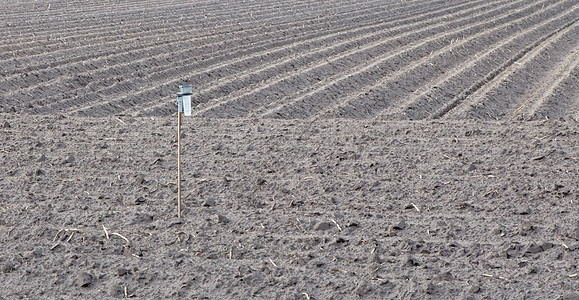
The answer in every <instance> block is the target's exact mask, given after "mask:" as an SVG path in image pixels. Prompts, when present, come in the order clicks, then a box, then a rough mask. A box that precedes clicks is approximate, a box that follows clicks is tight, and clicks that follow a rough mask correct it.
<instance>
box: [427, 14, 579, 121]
mask: <svg viewBox="0 0 579 300" xmlns="http://www.w3.org/2000/svg"><path fill="white" fill-rule="evenodd" d="M575 10H576V9H574V10H573V11H575ZM577 20H579V19H576V20H574V21H572V22H570V23H568V24H566V25H565V26H563V27H562V28H560V29H559V30H557V31H554V32H552V33H550V34H548V35H546V36H543V37H541V38H540V39H538V40H536V41H535V42H533V43H532V44H531V45H529V46H527V47H526V48H525V49H523V50H522V51H520V52H519V53H517V54H516V55H515V56H513V57H512V58H510V59H509V60H508V61H507V62H505V63H504V64H503V65H501V66H500V67H499V68H497V69H495V70H493V71H492V72H490V73H489V74H487V75H486V76H484V78H483V79H481V80H480V81H478V82H475V83H474V84H472V85H471V86H470V87H469V88H468V89H466V90H464V91H463V92H462V93H460V94H459V95H458V96H457V97H455V98H454V99H452V100H451V101H450V102H449V103H447V104H446V105H444V106H443V107H442V108H440V109H439V110H437V111H436V112H434V113H433V114H432V115H431V116H430V119H440V118H442V117H444V116H445V115H446V114H447V113H448V112H449V111H451V110H452V109H454V108H455V107H457V106H458V105H460V104H462V103H463V102H464V100H465V99H467V98H468V97H470V96H471V95H474V94H475V93H478V92H484V91H485V90H486V89H487V88H493V85H489V86H488V87H486V86H487V85H488V84H489V83H491V82H493V81H495V80H496V79H500V78H501V77H499V75H500V74H502V73H504V72H505V71H507V70H508V69H509V68H510V67H511V66H513V64H515V63H516V62H517V61H519V60H520V59H521V58H523V57H524V56H526V55H527V54H529V53H530V54H533V53H532V52H531V51H533V50H534V49H535V48H537V47H538V46H539V45H541V44H542V43H543V42H545V41H547V40H548V39H549V38H551V37H553V36H555V35H556V34H558V33H560V32H562V31H563V30H565V29H567V28H569V27H571V26H572V25H573V24H575V23H576V22H577ZM471 106H472V104H471Z"/></svg>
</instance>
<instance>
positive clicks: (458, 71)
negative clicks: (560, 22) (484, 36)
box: [376, 4, 574, 119]
mask: <svg viewBox="0 0 579 300" xmlns="http://www.w3.org/2000/svg"><path fill="white" fill-rule="evenodd" d="M557 6H560V4H559V5H557ZM552 9H554V6H553V5H552V6H551V7H550V10H552ZM559 10H561V11H563V13H560V14H559V15H557V16H551V15H546V16H544V17H543V18H544V20H542V21H539V22H538V23H536V24H535V25H532V26H531V27H529V28H527V29H525V30H524V31H520V32H517V33H516V34H515V35H512V36H510V37H509V38H506V39H504V40H502V41H500V42H498V43H497V44H495V45H493V46H491V47H486V48H483V50H482V53H481V52H476V53H473V54H471V55H470V57H473V56H474V59H468V57H464V58H463V59H461V60H462V62H461V63H459V64H457V65H453V66H452V67H453V69H452V70H446V71H445V72H444V76H441V77H438V78H433V79H432V80H430V82H427V83H425V84H424V85H423V86H422V87H421V88H420V90H422V91H420V90H418V91H415V92H414V94H413V95H412V96H410V97H408V98H407V99H405V100H404V101H402V102H401V103H400V104H397V105H396V106H394V107H392V108H389V109H385V107H384V108H383V110H382V111H381V112H380V113H379V114H377V115H376V118H381V119H392V118H400V117H401V116H403V115H404V114H405V111H407V110H409V109H412V110H411V112H412V114H413V115H414V116H418V115H419V113H417V112H415V111H413V108H412V107H415V106H418V104H419V102H420V101H423V102H429V103H430V101H431V100H430V97H427V95H429V94H431V93H433V91H434V92H439V93H452V90H450V89H447V88H446V85H451V86H452V85H454V83H453V81H452V79H455V80H456V81H464V80H465V79H467V80H468V78H470V77H472V76H473V75H468V74H467V73H472V70H473V68H474V67H475V66H479V65H484V66H487V65H492V64H493V63H494V62H495V60H497V59H500V57H501V54H499V51H501V52H502V53H504V50H503V48H507V46H508V45H509V44H512V43H514V42H515V41H517V40H520V39H522V38H524V37H527V36H530V35H532V34H534V32H535V31H536V30H538V29H540V28H542V27H545V26H548V25H549V24H550V23H551V22H552V20H554V19H556V18H561V17H564V16H569V15H570V13H572V12H573V11H574V10H573V9H570V8H568V7H561V6H560V8H559ZM543 13H544V11H536V12H534V13H533V14H531V15H529V16H527V17H525V19H523V20H522V21H519V22H520V23H521V24H523V23H527V22H530V21H532V18H534V17H535V16H537V17H540V16H541V14H543ZM515 22H516V21H515V20H513V22H509V23H507V24H504V25H503V26H501V28H508V27H509V26H511V25H512V24H513V23H515ZM521 24H519V25H518V27H519V28H520V26H521ZM461 44H462V43H461ZM453 48H456V47H453ZM507 50H508V48H507ZM467 51H468V50H467ZM454 52H456V53H458V54H460V53H461V50H459V49H455V51H453V52H452V53H454ZM495 56H498V57H495ZM457 61H460V60H457ZM475 74H476V73H475ZM459 87H460V86H459ZM419 118H422V117H419Z"/></svg>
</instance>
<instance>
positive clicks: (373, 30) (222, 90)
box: [145, 8, 447, 114]
mask: <svg viewBox="0 0 579 300" xmlns="http://www.w3.org/2000/svg"><path fill="white" fill-rule="evenodd" d="M446 9H447V8H445V9H443V10H442V12H440V11H437V12H436V14H434V13H432V14H431V13H429V14H421V15H420V17H419V19H423V20H426V19H430V18H432V16H434V15H438V14H441V13H443V12H444V11H446ZM429 16H430V17H429ZM411 19H412V18H408V19H402V20H397V21H396V23H397V22H403V21H405V20H411ZM433 22H435V21H429V22H427V23H433ZM423 24H426V23H422V22H418V23H411V24H405V23H404V25H402V26H398V27H393V26H392V25H394V24H392V25H390V22H388V23H383V24H378V25H370V26H369V27H367V28H365V29H364V30H360V28H359V26H355V29H354V31H348V32H344V31H342V32H340V33H339V34H345V33H352V35H355V38H350V39H347V40H344V39H340V40H337V43H334V44H326V45H324V46H323V47H322V48H318V49H317V50H314V51H311V50H310V52H308V53H307V54H302V53H297V54H296V55H294V56H291V57H285V58H282V59H281V60H280V61H276V62H275V63H269V64H264V65H260V66H258V67H257V68H254V69H249V70H245V71H244V72H243V74H242V75H241V77H239V76H238V75H236V76H230V79H229V80H225V81H221V82H213V83H211V84H210V86H211V87H210V89H209V90H205V91H204V92H205V93H200V94H198V95H194V97H193V100H192V101H193V103H196V104H199V103H202V102H206V101H203V100H201V99H217V98H220V97H224V96H227V95H228V94H230V97H235V96H240V95H239V94H242V95H243V94H248V93H252V92H254V89H255V87H254V86H253V84H256V83H262V84H268V83H270V82H271V81H272V80H273V81H275V78H279V76H280V75H281V71H280V70H273V71H274V72H276V74H275V75H276V76H273V75H272V76H267V75H264V76H258V78H257V79H255V78H254V79H253V80H252V82H246V83H242V84H240V83H238V82H239V81H240V79H246V78H249V79H251V77H256V74H260V73H262V72H264V71H265V70H269V69H271V68H274V67H277V66H282V65H284V64H285V65H290V66H291V69H293V70H290V71H289V72H287V71H286V73H290V74H292V75H296V74H298V73H299V72H302V71H301V70H299V68H298V67H306V68H307V67H308V66H309V65H310V64H311V62H312V59H313V58H311V57H313V56H314V55H316V56H319V54H320V53H323V52H329V53H331V52H333V51H335V52H339V53H342V55H344V53H345V52H346V51H347V53H352V52H351V50H349V48H351V47H352V45H350V44H353V46H354V47H358V51H359V50H360V49H361V48H360V47H361V46H360V45H361V44H360V43H358V44H355V42H358V41H367V42H368V41H372V40H376V39H378V38H380V36H384V35H388V36H391V35H392V34H394V33H395V32H396V31H399V30H398V28H402V27H408V30H407V31H410V30H411V29H410V28H411V27H420V26H423ZM395 29H396V30H395ZM400 30H401V29H400ZM367 31H370V32H369V33H364V32H367ZM345 45H346V46H347V47H346V46H345ZM338 48H340V49H341V50H335V49H338ZM365 48H367V46H365ZM328 57H329V55H328ZM306 58H307V60H305V59H306ZM322 59H326V58H324V57H323V56H322ZM322 59H317V60H322ZM304 60H305V61H304ZM264 77H265V78H266V79H265V80H264V79H262V78H264ZM284 78H287V76H286V77H284ZM227 85H235V86H243V87H244V88H241V89H238V90H237V91H236V92H233V93H231V92H229V91H228V89H234V88H235V86H234V87H228V86H227ZM213 90H216V91H217V94H215V93H212V91H213ZM234 93H236V94H234ZM152 109H155V110H158V111H160V112H163V111H165V113H160V112H158V113H148V112H147V110H152ZM145 110H146V112H145V114H166V112H167V111H168V110H174V104H173V103H160V104H157V105H154V106H152V107H149V108H145Z"/></svg>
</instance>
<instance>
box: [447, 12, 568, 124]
mask: <svg viewBox="0 0 579 300" xmlns="http://www.w3.org/2000/svg"><path fill="white" fill-rule="evenodd" d="M576 36H579V23H577V21H575V22H574V23H573V24H572V25H571V26H569V27H567V28H565V29H563V30H560V31H557V33H556V34H555V35H553V36H551V37H550V38H548V39H547V40H545V41H544V42H543V43H542V44H541V45H540V46H538V47H536V48H535V49H533V50H531V51H530V52H528V53H527V54H525V55H524V56H523V57H522V58H521V59H519V60H518V61H516V62H515V63H514V64H513V65H512V66H510V67H509V68H508V69H507V70H505V71H504V72H503V73H502V74H501V75H500V76H497V77H496V78H495V79H494V80H493V81H492V82H491V83H489V84H488V85H486V86H484V87H483V88H481V89H479V90H478V91H477V92H476V93H474V94H472V95H471V96H470V97H469V98H468V99H466V100H465V101H464V102H463V103H462V105H461V106H458V107H456V108H455V109H453V110H451V111H449V112H448V113H447V114H446V115H445V116H444V118H447V119H450V118H461V119H462V118H485V117H487V115H491V113H490V112H489V111H488V110H489V109H490V110H493V111H495V113H494V114H492V118H498V119H503V118H505V117H507V116H509V115H510V117H509V118H510V119H515V118H517V119H528V118H533V117H534V115H535V112H536V111H537V109H538V108H539V107H540V106H541V105H543V103H544V101H547V98H549V96H550V95H551V94H552V93H553V90H554V89H555V88H556V87H557V86H558V85H559V84H560V83H561V82H562V81H563V80H564V79H566V78H567V77H568V76H569V75H570V73H571V71H572V70H573V69H574V68H576V67H577V64H578V61H579V55H578V54H577V52H578V51H577V46H579V45H577V44H575V45H573V44H571V45H565V44H567V41H569V40H571V41H572V40H573V38H574V37H576ZM566 46H567V47H566ZM568 46H571V49H569V48H568ZM573 49H575V51H573ZM560 55H564V59H563V60H562V61H561V62H559V63H558V64H557V63H556V61H557V57H558V56H560ZM550 63H555V66H554V70H553V69H551V68H548V69H547V70H551V72H547V70H545V71H542V70H541V68H542V66H547V65H548V64H550ZM531 70H535V71H534V72H531ZM517 75H519V76H517ZM530 75H532V77H531V78H529V76H530ZM521 76H524V77H525V78H523V79H521V78H516V77H521ZM541 82H543V83H541ZM503 85H506V87H502V86H503ZM514 85H516V86H514ZM535 87H538V88H536V89H535ZM505 88H506V89H507V90H508V91H509V94H511V95H512V94H515V95H516V97H514V98H512V97H508V96H502V97H500V98H501V100H502V101H500V102H498V103H497V101H496V100H494V101H493V100H492V99H498V98H499V96H490V95H489V94H491V93H493V92H494V91H497V90H499V89H501V90H504V89H505ZM489 97H490V98H489ZM508 98H512V99H511V100H510V101H504V100H506V99H508ZM519 99H520V100H523V99H524V100H523V101H522V103H521V102H520V101H517V100H519ZM493 103H495V104H494V105H489V104H493ZM517 106H518V107H517ZM483 107H484V108H483ZM515 107H517V108H516V109H513V108H515ZM478 110H483V111H484V112H477V111H478ZM509 112H511V113H509ZM499 113H500V115H499ZM485 114H486V115H485Z"/></svg>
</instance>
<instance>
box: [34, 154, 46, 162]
mask: <svg viewBox="0 0 579 300" xmlns="http://www.w3.org/2000/svg"><path fill="white" fill-rule="evenodd" d="M45 160H46V156H45V155H44V154H42V155H41V156H40V157H39V158H38V159H37V160H36V161H37V162H43V161H45Z"/></svg>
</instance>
